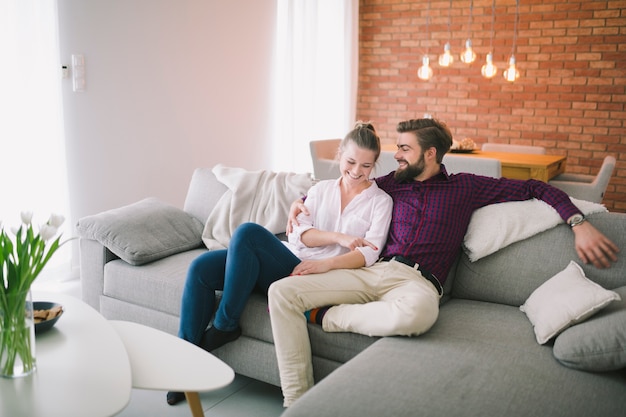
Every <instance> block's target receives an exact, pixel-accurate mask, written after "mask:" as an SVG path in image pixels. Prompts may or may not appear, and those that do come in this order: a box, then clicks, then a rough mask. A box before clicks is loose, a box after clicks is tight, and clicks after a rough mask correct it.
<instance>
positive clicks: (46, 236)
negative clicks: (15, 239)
mask: <svg viewBox="0 0 626 417" xmlns="http://www.w3.org/2000/svg"><path fill="white" fill-rule="evenodd" d="M57 231H58V229H57V228H56V227H54V226H50V225H47V224H44V225H42V226H41V228H40V229H39V234H40V235H41V238H42V239H43V241H44V242H47V241H48V240H50V239H52V238H53V237H54V235H56V234H57Z"/></svg>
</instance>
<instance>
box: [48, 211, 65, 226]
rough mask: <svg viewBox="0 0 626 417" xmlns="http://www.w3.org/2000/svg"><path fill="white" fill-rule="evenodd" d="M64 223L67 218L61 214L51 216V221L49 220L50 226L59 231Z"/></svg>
mask: <svg viewBox="0 0 626 417" xmlns="http://www.w3.org/2000/svg"><path fill="white" fill-rule="evenodd" d="M64 221H65V217H63V216H62V215H60V214H54V213H53V214H51V215H50V220H48V223H47V224H49V225H50V226H54V227H56V228H57V229H58V228H59V227H61V225H62V224H63V222H64Z"/></svg>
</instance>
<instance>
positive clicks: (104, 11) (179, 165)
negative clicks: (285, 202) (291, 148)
mask: <svg viewBox="0 0 626 417" xmlns="http://www.w3.org/2000/svg"><path fill="white" fill-rule="evenodd" d="M58 7H59V32H60V35H59V36H60V53H61V62H62V64H63V65H68V66H69V65H70V62H71V55H72V54H74V53H79V54H83V55H84V56H85V61H86V91H85V92H84V93H75V92H72V83H71V80H69V79H66V80H64V81H63V86H62V89H63V92H62V93H63V110H64V121H65V133H66V139H67V156H68V171H69V185H70V201H71V218H72V221H73V222H74V223H75V221H76V220H77V219H79V218H81V217H83V216H85V215H90V214H95V213H97V212H100V211H102V210H107V209H110V208H114V207H119V206H121V205H125V204H130V203H132V202H135V201H137V200H139V199H142V198H144V197H148V196H155V197H158V198H160V199H162V200H164V201H167V202H169V203H171V204H174V205H176V206H178V207H182V205H183V202H184V197H185V193H186V189H187V185H188V183H189V179H190V178H191V174H192V172H193V169H194V168H196V167H199V166H213V165H214V164H216V163H223V164H226V165H232V166H240V167H244V168H247V169H262V168H270V167H269V166H268V164H269V161H270V157H269V155H270V147H269V146H267V145H268V144H269V143H271V141H270V129H271V123H270V104H271V100H270V92H271V84H270V80H271V63H272V55H273V49H274V27H275V15H276V0H228V1H223V0H90V1H85V0H58Z"/></svg>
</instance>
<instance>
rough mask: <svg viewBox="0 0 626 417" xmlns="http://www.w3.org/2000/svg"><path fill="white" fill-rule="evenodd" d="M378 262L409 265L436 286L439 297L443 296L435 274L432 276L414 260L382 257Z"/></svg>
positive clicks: (402, 257) (400, 257) (401, 257)
mask: <svg viewBox="0 0 626 417" xmlns="http://www.w3.org/2000/svg"><path fill="white" fill-rule="evenodd" d="M378 261H379V262H389V261H397V262H400V263H403V264H405V265H408V266H410V267H411V268H414V269H417V270H418V271H420V272H421V273H422V276H423V277H424V278H426V279H427V280H428V281H430V282H431V283H432V284H433V285H434V286H435V288H436V289H437V292H438V293H439V295H443V287H442V286H441V283H440V282H439V280H438V279H437V277H436V276H435V275H434V274H431V273H430V272H429V271H427V270H425V269H423V268H422V267H420V265H419V264H418V263H417V262H413V261H412V260H410V259H407V258H405V257H404V256H381V257H380V259H379V260H378Z"/></svg>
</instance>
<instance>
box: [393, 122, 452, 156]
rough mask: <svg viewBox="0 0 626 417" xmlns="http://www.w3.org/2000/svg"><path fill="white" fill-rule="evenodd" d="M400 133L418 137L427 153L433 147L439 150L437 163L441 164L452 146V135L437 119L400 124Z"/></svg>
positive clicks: (398, 127)
mask: <svg viewBox="0 0 626 417" xmlns="http://www.w3.org/2000/svg"><path fill="white" fill-rule="evenodd" d="M396 130H397V131H398V133H406V132H411V133H414V134H415V136H416V137H417V142H418V143H419V145H420V146H421V148H422V150H423V151H425V150H426V149H429V148H431V147H435V149H436V150H437V163H441V161H442V160H443V156H444V155H445V154H446V152H448V151H449V150H450V147H451V146H452V133H450V129H448V126H446V124H445V123H443V122H440V121H439V120H436V119H412V120H407V121H404V122H400V123H398V126H397V128H396Z"/></svg>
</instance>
